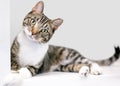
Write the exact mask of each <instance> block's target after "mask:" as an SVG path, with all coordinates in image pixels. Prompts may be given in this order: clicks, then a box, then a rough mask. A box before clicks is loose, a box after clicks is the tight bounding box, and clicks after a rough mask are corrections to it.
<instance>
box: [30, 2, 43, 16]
mask: <svg viewBox="0 0 120 86" xmlns="http://www.w3.org/2000/svg"><path fill="white" fill-rule="evenodd" d="M43 10H44V3H43V1H39V2H38V3H37V4H36V5H35V6H34V7H33V8H32V11H33V12H36V13H40V14H41V13H43Z"/></svg>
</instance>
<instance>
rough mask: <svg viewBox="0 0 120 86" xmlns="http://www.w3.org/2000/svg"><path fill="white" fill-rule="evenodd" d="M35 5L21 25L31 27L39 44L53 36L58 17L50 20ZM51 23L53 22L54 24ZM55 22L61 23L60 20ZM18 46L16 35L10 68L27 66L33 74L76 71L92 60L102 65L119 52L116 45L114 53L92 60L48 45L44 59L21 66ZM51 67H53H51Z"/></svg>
mask: <svg viewBox="0 0 120 86" xmlns="http://www.w3.org/2000/svg"><path fill="white" fill-rule="evenodd" d="M39 3H43V2H39ZM39 3H38V4H39ZM38 4H37V5H38ZM37 5H36V6H37ZM36 6H35V7H36ZM35 7H34V8H33V10H32V11H31V12H29V13H28V14H27V16H26V17H25V18H24V21H23V26H30V27H32V28H31V29H29V31H31V32H32V35H34V38H35V39H36V40H37V42H38V43H39V44H41V43H47V42H48V41H49V40H50V38H51V37H52V36H53V34H54V32H55V30H56V29H57V28H58V27H59V25H60V24H59V25H57V24H56V22H55V21H56V20H58V21H59V20H60V19H56V20H51V19H49V18H48V17H46V16H45V15H44V14H43V10H42V11H41V12H40V13H38V11H36V10H35V9H36V8H35ZM35 21H36V22H38V26H35ZM52 23H54V26H53V24H52ZM57 23H62V21H61V22H57ZM36 27H40V28H43V29H45V30H42V31H40V30H39V29H37V28H36ZM39 38H42V40H40V41H39ZM20 47H21V46H20V45H19V42H18V38H17V37H16V39H15V40H14V42H13V44H12V47H11V70H15V71H17V70H19V69H20V68H22V67H27V68H28V69H29V70H30V72H31V74H32V75H33V76H34V75H36V74H39V73H42V72H48V71H63V72H78V71H79V70H80V68H81V67H82V66H85V65H86V66H88V67H89V68H90V67H91V65H92V63H94V62H97V63H99V64H102V65H110V64H111V63H113V62H114V61H116V60H117V59H118V58H119V53H120V49H119V47H116V48H115V54H114V55H113V56H112V57H110V58H109V59H106V60H102V61H92V60H89V59H87V58H85V57H84V56H82V55H81V54H80V53H79V52H77V51H75V50H73V49H70V48H66V47H60V46H53V45H49V49H48V50H47V52H46V54H45V55H44V59H43V60H42V61H40V62H39V63H38V64H37V65H25V66H21V65H20V63H19V60H18V58H20V57H19V55H18V53H19V52H20ZM33 53H34V52H33ZM33 58H35V57H33ZM52 67H54V69H52Z"/></svg>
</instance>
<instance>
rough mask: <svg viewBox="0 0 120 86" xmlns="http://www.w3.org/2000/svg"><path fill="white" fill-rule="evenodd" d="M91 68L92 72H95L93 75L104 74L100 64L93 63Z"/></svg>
mask: <svg viewBox="0 0 120 86" xmlns="http://www.w3.org/2000/svg"><path fill="white" fill-rule="evenodd" d="M90 70H91V71H90V73H91V74H93V75H100V74H102V70H101V68H100V66H99V65H98V64H96V63H94V64H92V65H91V68H90Z"/></svg>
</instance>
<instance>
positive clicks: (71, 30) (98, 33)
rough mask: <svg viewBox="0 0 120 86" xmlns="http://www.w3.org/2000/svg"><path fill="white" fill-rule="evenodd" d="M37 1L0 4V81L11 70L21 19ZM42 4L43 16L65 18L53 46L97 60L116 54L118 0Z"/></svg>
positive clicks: (119, 33) (55, 0) (119, 21)
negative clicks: (11, 53) (11, 58)
mask: <svg viewBox="0 0 120 86" xmlns="http://www.w3.org/2000/svg"><path fill="white" fill-rule="evenodd" d="M38 1H39V0H11V2H10V6H9V2H8V0H3V1H1V3H0V10H1V12H0V71H1V72H0V81H1V79H2V78H3V77H4V76H5V75H6V74H7V73H8V70H9V64H10V63H9V62H10V61H9V60H10V59H9V49H10V45H9V44H11V43H12V40H13V39H14V37H15V35H16V34H17V33H18V32H19V31H20V30H21V29H22V26H21V25H22V20H23V18H24V16H25V15H26V13H28V12H29V11H30V10H31V9H32V7H33V6H34V5H35V4H36V3H37V2H38ZM43 1H44V3H45V11H44V13H45V14H46V15H47V16H48V17H49V18H51V19H55V18H57V17H60V18H63V19H64V23H63V24H62V26H61V27H60V28H59V29H58V30H57V31H56V33H55V35H54V37H53V38H52V40H51V41H50V43H51V44H55V45H62V46H67V47H71V48H74V49H76V50H78V51H80V52H81V53H82V54H83V55H84V56H86V57H91V58H95V59H97V58H99V59H100V58H105V57H106V58H107V57H108V56H110V55H112V53H113V52H114V51H113V46H114V45H116V44H118V45H120V38H119V37H120V31H119V29H120V1H119V0H43ZM9 12H10V14H9ZM10 38H11V40H9V39H10ZM9 42H10V43H9ZM117 69H118V68H117ZM108 78H109V77H108ZM111 78H112V77H111ZM114 81H115V80H114ZM0 83H1V82H0ZM113 86H114V85H113Z"/></svg>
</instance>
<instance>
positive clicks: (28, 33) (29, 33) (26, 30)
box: [24, 27, 32, 36]
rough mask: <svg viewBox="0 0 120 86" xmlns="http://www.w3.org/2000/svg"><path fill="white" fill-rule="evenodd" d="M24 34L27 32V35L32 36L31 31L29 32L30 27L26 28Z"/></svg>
mask: <svg viewBox="0 0 120 86" xmlns="http://www.w3.org/2000/svg"><path fill="white" fill-rule="evenodd" d="M24 32H25V33H26V34H27V35H29V36H31V35H32V32H30V31H29V30H28V27H24Z"/></svg>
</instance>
